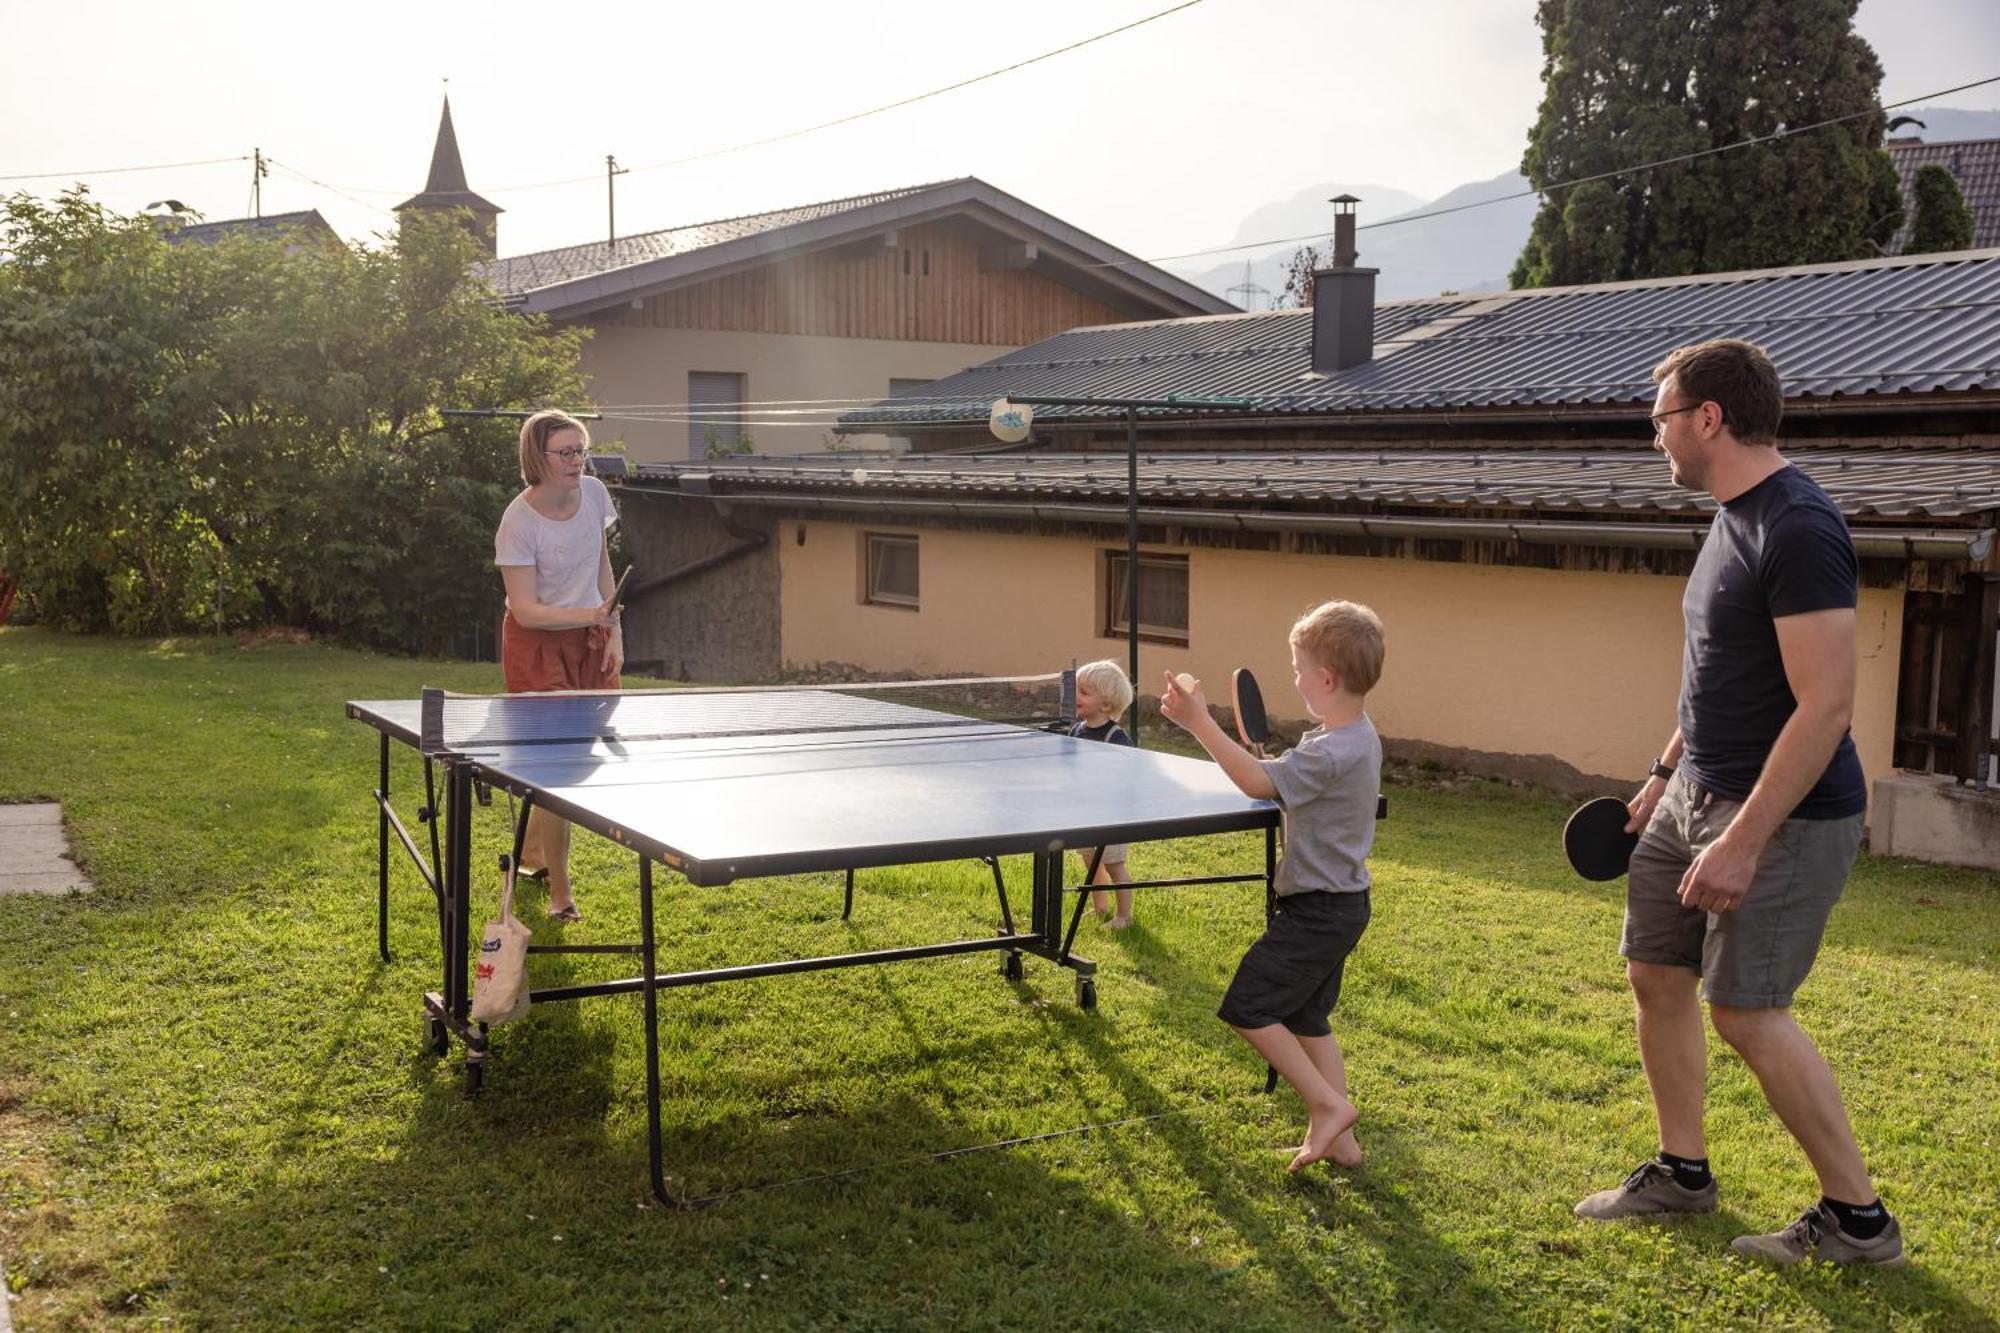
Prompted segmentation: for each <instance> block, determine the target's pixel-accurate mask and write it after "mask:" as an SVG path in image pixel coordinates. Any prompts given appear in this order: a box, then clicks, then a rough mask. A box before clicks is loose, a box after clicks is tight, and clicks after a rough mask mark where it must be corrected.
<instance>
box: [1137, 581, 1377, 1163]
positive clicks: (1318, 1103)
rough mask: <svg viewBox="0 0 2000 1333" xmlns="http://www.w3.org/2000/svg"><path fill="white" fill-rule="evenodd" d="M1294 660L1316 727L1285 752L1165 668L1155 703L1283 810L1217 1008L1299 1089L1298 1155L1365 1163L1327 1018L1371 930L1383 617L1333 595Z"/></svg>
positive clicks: (1297, 635)
mask: <svg viewBox="0 0 2000 1333" xmlns="http://www.w3.org/2000/svg"><path fill="white" fill-rule="evenodd" d="M1291 644H1292V672H1293V679H1294V681H1295V682H1296V683H1297V685H1298V688H1299V696H1300V698H1302V699H1303V700H1304V701H1305V706H1306V711H1307V712H1308V713H1310V714H1311V715H1312V716H1313V717H1314V718H1315V719H1316V720H1317V721H1318V722H1319V725H1318V726H1316V727H1314V728H1313V729H1312V730H1311V731H1308V732H1307V733H1306V734H1305V735H1304V736H1303V737H1302V738H1300V740H1299V743H1298V745H1297V747H1296V748H1294V749H1293V750H1291V751H1290V752H1289V753H1287V754H1285V755H1283V756H1282V757H1280V758H1277V759H1259V758H1257V757H1256V756H1255V755H1253V754H1251V753H1250V752H1249V751H1248V750H1245V749H1244V748H1243V747H1242V746H1240V745H1238V744H1237V743H1236V742H1235V741H1233V740H1231V739H1230V738H1229V736H1228V734H1227V733H1225V732H1224V731H1223V730H1222V727H1221V726H1220V725H1219V724H1218V723H1217V722H1216V720H1215V719H1214V718H1213V717H1211V716H1210V715H1209V712H1208V701H1207V699H1206V698H1204V697H1203V695H1202V691H1201V686H1200V684H1199V683H1198V682H1197V683H1196V684H1195V687H1194V688H1193V690H1191V691H1190V690H1183V689H1181V688H1180V686H1179V685H1178V684H1177V683H1176V682H1175V679H1174V676H1173V673H1172V672H1168V673H1167V685H1166V689H1165V690H1164V691H1163V692H1162V694H1161V696H1160V712H1161V713H1162V714H1163V715H1164V716H1165V717H1167V718H1168V719H1169V720H1170V721H1172V722H1174V723H1176V724H1178V725H1179V726H1181V727H1184V728H1186V730H1187V732H1188V734H1189V735H1191V736H1193V737H1194V738H1195V739H1196V740H1197V741H1199V742H1201V746H1202V748H1203V749H1205V750H1207V751H1208V752H1209V754H1210V755H1211V756H1213V757H1214V759H1215V761H1216V762H1217V763H1218V764H1220V765H1222V770H1223V772H1225V773H1227V774H1228V775H1229V778H1230V781H1232V782H1234V783H1235V784H1236V785H1237V786H1238V787H1239V788H1241V789H1242V791H1243V793H1244V794H1245V795H1246V796H1255V797H1261V798H1263V799H1265V800H1274V801H1276V802H1277V803H1278V805H1279V806H1280V807H1281V808H1282V809H1283V810H1284V814H1285V854H1284V857H1283V859H1282V860H1281V861H1280V862H1279V863H1278V875H1277V886H1276V887H1277V892H1278V901H1277V910H1276V912H1275V914H1274V915H1273V916H1272V918H1271V924H1270V925H1269V926H1268V927H1267V928H1266V929H1265V931H1264V933H1263V935H1262V936H1260V937H1259V938H1258V940H1257V942H1256V943H1254V944H1252V945H1251V946H1250V949H1249V952H1247V953H1245V954H1244V955H1243V961H1242V962H1241V963H1240V964H1238V965H1237V968H1236V976H1235V978H1234V979H1233V980H1231V981H1230V983H1229V989H1228V990H1227V991H1226V992H1224V994H1223V997H1222V1005H1221V1007H1220V1008H1219V1009H1218V1010H1217V1011H1216V1012H1217V1016H1218V1017H1220V1018H1221V1019H1222V1020H1223V1022H1225V1023H1227V1024H1229V1025H1230V1026H1231V1027H1233V1028H1235V1029H1236V1032H1237V1034H1238V1035H1239V1036H1241V1037H1242V1038H1243V1039H1244V1040H1245V1041H1247V1042H1249V1043H1250V1044H1251V1045H1252V1046H1253V1047H1255V1048H1256V1049H1257V1052H1258V1054H1260V1055H1262V1056H1263V1057H1264V1058H1265V1059H1266V1060H1268V1061H1269V1062H1270V1064H1271V1067H1272V1068H1273V1069H1275V1070H1277V1071H1278V1073H1280V1074H1281V1075H1283V1076H1284V1078H1285V1081H1286V1082H1288V1083H1290V1084H1291V1085H1292V1087H1294V1088H1295V1089H1297V1090H1298V1094H1299V1096H1300V1097H1301V1098H1303V1099H1304V1100H1305V1104H1306V1109H1307V1112H1308V1114H1309V1115H1310V1117H1311V1119H1310V1121H1309V1123H1308V1125H1307V1127H1306V1137H1305V1142H1304V1143H1302V1144H1300V1145H1299V1150H1298V1153H1297V1154H1296V1155H1295V1156H1294V1157H1293V1158H1292V1161H1291V1166H1290V1168H1289V1169H1290V1170H1293V1171H1297V1170H1299V1169H1301V1168H1302V1167H1306V1166H1309V1165H1311V1164H1312V1163H1314V1162H1317V1161H1320V1160H1321V1159H1323V1158H1324V1159H1327V1160H1330V1161H1332V1162H1333V1163H1334V1164H1335V1165H1337V1166H1350V1167H1351V1166H1358V1165H1360V1163H1361V1145H1360V1144H1359V1143H1358V1142H1356V1140H1355V1137H1354V1122H1355V1121H1356V1120H1357V1119H1358V1118H1359V1116H1360V1112H1358V1111H1356V1110H1355V1109H1354V1103H1353V1102H1351V1101H1349V1100H1348V1099H1347V1066H1346V1064H1345V1062H1344V1060H1343V1058H1342V1056H1341V1051H1340V1043H1339V1042H1337V1041H1335V1040H1334V1036H1333V1027H1332V1025H1331V1023H1329V1022H1328V1019H1329V1017H1330V1016H1331V1015H1332V1013H1333V1007H1334V1004H1335V1003H1336V1002H1337V1001H1338V1000H1339V999H1340V980H1341V974H1342V972H1343V971H1344V970H1345V968H1346V966H1347V955H1348V954H1350V953H1352V952H1353V951H1354V946H1355V944H1356V943H1358V942H1359V941H1360V939H1361V932H1362V931H1364V930H1366V929H1367V928H1368V912H1369V906H1368V850H1369V848H1370V847H1371V846H1372V845H1373V844H1374V841H1375V798H1376V796H1377V794H1378V793H1379V792H1380V790H1381V778H1382V741H1381V738H1380V737H1378V736H1377V735H1376V734H1375V724H1374V723H1372V722H1370V721H1369V720H1368V714H1367V712H1366V711H1365V705H1366V704H1367V697H1368V691H1369V690H1371V689H1373V688H1374V687H1375V682H1376V681H1377V680H1378V679H1379V678H1380V677H1381V674H1382V621H1381V618H1380V617H1378V616H1377V615H1376V614H1375V613H1374V612H1373V611H1371V610H1369V609H1368V608H1367V607H1365V606H1360V605H1357V604H1355V603H1353V602H1325V603H1322V604H1321V605H1319V606H1316V607H1314V608H1313V609H1312V610H1310V611H1308V612H1307V613H1306V614H1305V615H1303V616H1301V617H1300V618H1299V622H1298V623H1297V624H1296V625H1293V626H1292V633H1291Z"/></svg>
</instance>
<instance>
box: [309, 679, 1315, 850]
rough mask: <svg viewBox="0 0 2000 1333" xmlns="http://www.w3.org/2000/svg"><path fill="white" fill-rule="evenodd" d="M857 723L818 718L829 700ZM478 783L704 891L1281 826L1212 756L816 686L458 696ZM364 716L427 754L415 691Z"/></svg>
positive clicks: (452, 711) (359, 712) (457, 732)
mask: <svg viewBox="0 0 2000 1333" xmlns="http://www.w3.org/2000/svg"><path fill="white" fill-rule="evenodd" d="M829 706H831V707H834V708H836V709H837V710H838V712H839V715H840V716H841V718H842V720H843V723H844V725H842V726H841V727H839V728H838V729H822V728H821V727H820V726H818V725H816V723H817V722H819V721H820V720H822V719H823V718H824V717H825V716H826V715H827V713H826V710H827V709H828V707H829ZM445 710H446V712H445V720H446V730H445V736H444V739H445V742H446V744H448V745H449V747H450V750H451V752H452V753H453V754H455V755H456V756H458V757H459V758H460V759H462V760H463V761H465V762H467V763H468V764H469V765H470V766H471V767H472V770H473V773H474V776H475V778H476V779H477V780H479V781H482V782H487V783H490V784H492V785H495V786H499V787H502V788H504V789H506V790H508V791H512V792H515V793H516V794H521V795H529V794H532V798H533V799H534V801H535V802H536V804H538V805H541V806H543V807H544V808H548V809H550V810H553V811H555V812H556V813H559V814H561V815H563V816H564V817H565V818H568V819H570V820H572V821H573V822H575V823H578V824H581V825H583V826H585V827H587V828H590V829H593V830H594V831H596V832H599V833H601V834H603V835H604V836H606V837H609V838H612V839H613V840H615V841H617V842H620V843H622V844H624V845H626V846H630V847H633V848H634V849H636V850H638V851H640V852H642V853H644V854H646V855H649V856H651V857H653V858H655V859H657V860H658V861H660V862H662V863H663V864H665V865H667V866H670V867H672V868H674V869H676V870H678V871H680V872H681V873H682V874H683V875H685V876H686V877H687V878H688V879H690V880H692V881H694V882H695V883H698V884H722V883H727V882H729V881H731V880H735V879H739V878H752V877H758V876H765V875H782V874H792V873H799V872H804V871H811V870H830V869H842V868H848V869H852V868H856V867H861V866H874V865H900V864H910V863H915V862H922V861H940V860H951V859H957V858H961V857H973V856H992V855H1005V854H1012V853H1019V852H1048V851H1058V850H1062V849H1065V848H1090V847H1095V846H1099V845H1102V844H1104V843H1112V842H1143V841H1149V840H1153V839H1159V838H1173V837H1188V836H1195V835H1199V834H1207V833H1217V832H1226V831H1229V830H1235V829H1260V828H1268V827H1270V826H1272V825H1274V824H1275V823H1277V821H1278V812H1277V809H1276V807H1275V806H1273V805H1272V804H1271V803H1270V802H1268V801H1261V800H1253V799H1251V798H1250V797H1247V796H1245V795H1243V794H1242V793H1241V792H1239V791H1238V790H1237V789H1236V787H1235V785H1234V784H1233V783H1231V782H1230V780H1229V779H1228V777H1227V776H1226V775H1225V774H1224V773H1223V772H1222V770H1221V768H1220V767H1219V766H1218V765H1216V764H1215V763H1213V762H1211V761H1208V760H1205V759H1200V760H1198V759H1191V758H1187V757H1184V756H1180V755H1170V754H1160V753H1157V752H1153V751H1145V750H1137V749H1134V748H1131V747H1129V746H1119V745H1107V744H1104V743H1102V742H1097V741H1088V740H1082V739H1078V738H1076V737H1072V736H1069V735H1065V734H1059V733H1052V732H1049V731H1044V730H1039V729H1036V728H1033V727H1026V726H1017V725H1010V724H1006V723H998V722H981V721H972V720H968V719H964V718H958V717H954V716H951V715H949V714H945V713H938V712H933V711H931V710H927V709H922V708H916V707H913V706H911V705H908V704H903V703H898V702H894V701H892V700H887V699H875V698H868V697H865V696H861V697H856V696H852V695H836V694H833V693H832V692H827V691H818V690H811V689H800V690H796V691H755V692H746V693H730V692H702V691H697V690H690V691H685V692H646V693H632V694H624V695H618V694H600V695H576V696H541V697H534V696H517V695H515V696H490V697H472V698H468V697H452V698H448V699H447V700H446V701H445ZM347 711H348V714H349V716H351V717H355V718H357V719H359V720H362V721H365V722H368V723H369V724H370V725H372V726H374V727H375V728H376V729H377V730H380V731H382V732H383V733H384V734H385V735H389V736H394V737H396V738H398V739H400V740H403V741H405V742H407V743H409V744H411V745H419V744H421V741H422V735H421V733H422V709H421V704H420V703H419V701H417V700H405V699H398V700H356V701H351V702H350V703H349V704H348V705H347Z"/></svg>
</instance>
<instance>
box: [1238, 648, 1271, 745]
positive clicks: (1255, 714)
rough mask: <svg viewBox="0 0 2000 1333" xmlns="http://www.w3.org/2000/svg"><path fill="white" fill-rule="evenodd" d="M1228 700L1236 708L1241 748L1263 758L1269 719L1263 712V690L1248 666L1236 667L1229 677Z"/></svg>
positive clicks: (1269, 732) (1269, 729)
mask: <svg viewBox="0 0 2000 1333" xmlns="http://www.w3.org/2000/svg"><path fill="white" fill-rule="evenodd" d="M1229 689H1230V702H1231V705H1232V706H1233V707H1234V708H1235V710H1236V734H1237V736H1238V737H1240V738H1241V739H1242V741H1243V748H1244V749H1246V750H1248V751H1249V752H1250V753H1251V754H1254V755H1256V756H1257V757H1258V758H1259V759H1263V758H1265V757H1266V756H1265V754H1264V743H1265V742H1266V741H1268V740H1270V739H1271V719H1270V718H1269V717H1267V716H1265V713H1264V691H1263V690H1261V689H1259V688H1258V687H1257V678H1256V677H1255V676H1253V675H1251V674H1250V668H1249V667H1237V668H1236V670H1235V672H1234V673H1232V674H1231V676H1230V678H1229Z"/></svg>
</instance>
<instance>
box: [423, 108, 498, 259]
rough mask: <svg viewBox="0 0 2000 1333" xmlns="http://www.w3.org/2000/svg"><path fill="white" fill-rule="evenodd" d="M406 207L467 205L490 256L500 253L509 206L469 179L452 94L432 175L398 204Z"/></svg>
mask: <svg viewBox="0 0 2000 1333" xmlns="http://www.w3.org/2000/svg"><path fill="white" fill-rule="evenodd" d="M406 209H414V210H419V211H423V212H450V211H452V210H455V209H465V210H467V211H468V212H470V213H471V215H472V216H471V220H470V226H471V230H472V234H473V235H474V236H476V237H478V238H479V240H480V242H481V243H482V244H484V245H485V247H486V253H487V255H488V257H491V256H493V255H495V254H497V253H498V244H497V242H498V219H499V215H500V214H501V213H502V212H504V211H505V210H504V209H502V208H501V207H500V206H499V205H498V204H495V203H493V202H491V201H489V200H487V199H485V198H482V197H481V196H479V195H476V194H474V193H473V192H472V190H471V188H470V187H469V186H468V185H467V184H466V183H465V162H464V160H463V159H461V158H460V157H459V155H458V132H457V131H456V130H454V129H453V128H452V124H451V98H450V96H448V95H447V96H446V98H445V99H444V114H443V115H442V116H441V117H439V119H438V132H437V143H436V145H435V146H433V147H432V149H431V174H430V178H429V179H428V180H426V181H425V182H424V191H423V193H422V194H418V195H412V196H411V197H410V198H408V199H405V200H404V201H403V202H402V203H400V204H397V205H396V211H397V212H398V213H401V212H403V211H404V210H406Z"/></svg>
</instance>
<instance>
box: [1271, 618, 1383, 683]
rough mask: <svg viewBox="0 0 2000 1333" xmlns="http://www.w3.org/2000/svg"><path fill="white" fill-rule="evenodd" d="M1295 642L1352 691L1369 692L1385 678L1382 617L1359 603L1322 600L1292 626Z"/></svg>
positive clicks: (1301, 649) (1293, 640)
mask: <svg viewBox="0 0 2000 1333" xmlns="http://www.w3.org/2000/svg"><path fill="white" fill-rule="evenodd" d="M1292 642H1293V644H1295V645H1296V646H1297V647H1298V649H1299V650H1300V651H1301V652H1303V653H1305V654H1306V655H1307V656H1308V657H1310V658H1312V660H1313V661H1315V662H1317V663H1319V664H1320V665H1321V666H1323V667H1325V668H1326V669H1327V670H1328V671H1331V672H1332V673H1333V674H1334V675H1336V676H1338V677H1340V683H1341V686H1342V688H1344V689H1346V691H1347V692H1348V693H1349V694H1366V693H1368V691H1370V690H1372V689H1374V688H1375V682H1376V681H1378V680H1380V679H1381V678H1382V652H1383V646H1382V617H1380V616H1378V615H1376V614H1375V613H1374V612H1373V611H1371V610H1369V609H1368V608H1367V607H1365V606H1363V605H1361V604H1360V603H1359V602H1321V603H1320V604H1319V605H1318V606H1315V607H1314V608H1313V609H1312V610H1310V611H1308V612H1306V613H1305V614H1304V615H1302V616H1300V617H1299V620H1298V623H1297V624H1295V625H1293V626H1292Z"/></svg>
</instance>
